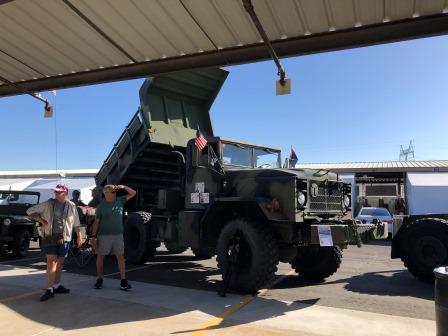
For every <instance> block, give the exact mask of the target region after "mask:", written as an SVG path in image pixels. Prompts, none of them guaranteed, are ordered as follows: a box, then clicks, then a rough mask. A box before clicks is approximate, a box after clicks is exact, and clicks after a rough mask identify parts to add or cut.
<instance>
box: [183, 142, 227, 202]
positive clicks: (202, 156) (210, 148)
mask: <svg viewBox="0 0 448 336" xmlns="http://www.w3.org/2000/svg"><path fill="white" fill-rule="evenodd" d="M189 149H190V150H189V151H188V152H189V153H191V156H190V159H191V162H190V164H187V171H186V181H185V209H195V210H199V209H201V210H205V209H206V208H207V207H208V205H209V204H210V203H211V202H212V201H213V200H214V198H215V197H216V195H217V193H218V192H219V189H220V185H221V178H222V175H221V174H220V172H219V170H218V169H216V167H215V160H216V159H217V157H216V153H218V143H217V142H209V143H208V144H207V147H205V148H204V149H203V150H202V151H199V150H198V148H197V147H196V146H195V144H194V140H193V141H192V142H190V144H189Z"/></svg>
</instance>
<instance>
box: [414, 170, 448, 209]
mask: <svg viewBox="0 0 448 336" xmlns="http://www.w3.org/2000/svg"><path fill="white" fill-rule="evenodd" d="M406 189H407V190H406V196H407V202H408V206H409V214H410V215H424V214H431V213H433V214H445V213H448V173H408V174H407V184H406Z"/></svg>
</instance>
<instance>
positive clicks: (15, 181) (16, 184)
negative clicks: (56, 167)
mask: <svg viewBox="0 0 448 336" xmlns="http://www.w3.org/2000/svg"><path fill="white" fill-rule="evenodd" d="M34 181H36V179H31V178H0V190H19V191H21V190H24V189H25V188H26V187H28V186H30V185H31V184H32V183H33V182H34Z"/></svg>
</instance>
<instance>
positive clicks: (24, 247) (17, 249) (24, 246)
mask: <svg viewBox="0 0 448 336" xmlns="http://www.w3.org/2000/svg"><path fill="white" fill-rule="evenodd" d="M30 239H31V237H30V233H29V232H28V230H19V231H17V232H16V233H15V234H14V242H13V245H12V253H13V255H14V257H16V258H23V257H25V256H26V255H27V253H28V249H29V247H30Z"/></svg>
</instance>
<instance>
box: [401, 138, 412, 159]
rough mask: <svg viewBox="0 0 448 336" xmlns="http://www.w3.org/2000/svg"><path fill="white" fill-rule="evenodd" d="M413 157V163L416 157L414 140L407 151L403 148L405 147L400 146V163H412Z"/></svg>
mask: <svg viewBox="0 0 448 336" xmlns="http://www.w3.org/2000/svg"><path fill="white" fill-rule="evenodd" d="M411 156H412V161H414V160H415V156H414V146H412V140H411V141H410V142H409V146H408V148H406V149H404V148H403V145H400V157H399V161H410V158H411Z"/></svg>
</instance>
